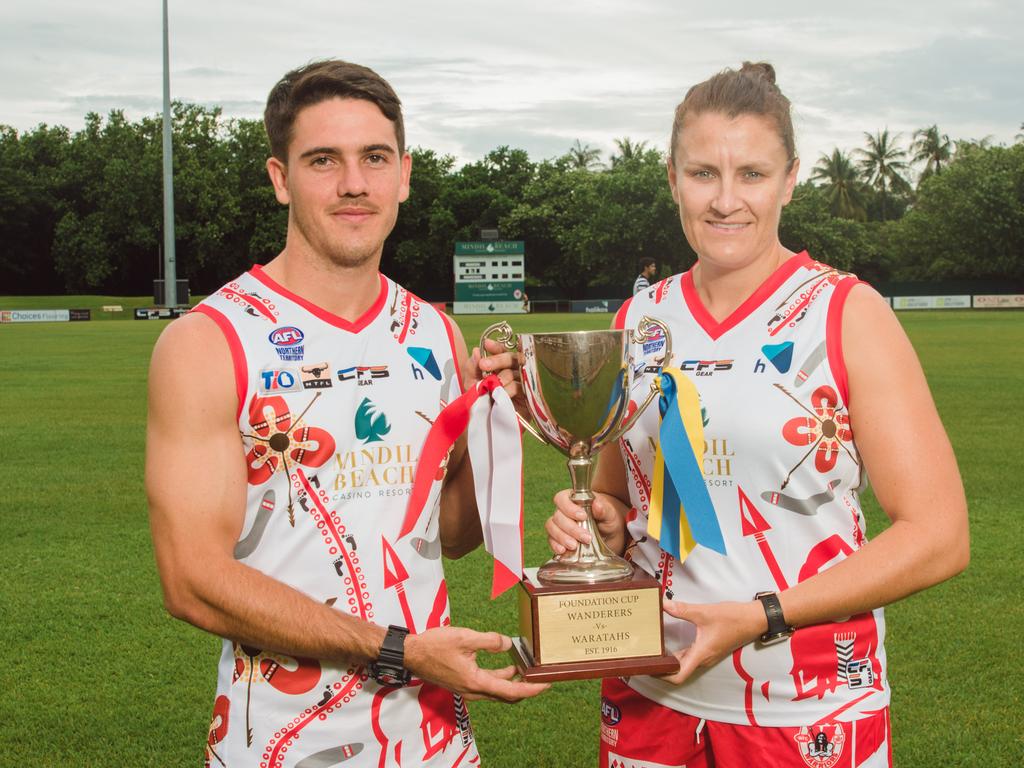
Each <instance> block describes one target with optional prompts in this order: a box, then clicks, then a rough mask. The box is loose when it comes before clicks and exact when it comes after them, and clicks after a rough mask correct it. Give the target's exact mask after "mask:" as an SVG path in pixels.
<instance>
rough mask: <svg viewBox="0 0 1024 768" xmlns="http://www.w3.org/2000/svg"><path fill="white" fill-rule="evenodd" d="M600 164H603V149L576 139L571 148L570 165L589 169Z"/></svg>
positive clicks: (585, 169)
mask: <svg viewBox="0 0 1024 768" xmlns="http://www.w3.org/2000/svg"><path fill="white" fill-rule="evenodd" d="M599 165H601V150H600V149H596V148H595V147H592V146H590V145H589V144H580V140H579V139H576V142H575V143H574V144H573V145H572V147H571V148H570V149H569V166H570V167H571V168H579V169H581V170H584V171H589V170H590V169H591V168H596V167H597V166H599Z"/></svg>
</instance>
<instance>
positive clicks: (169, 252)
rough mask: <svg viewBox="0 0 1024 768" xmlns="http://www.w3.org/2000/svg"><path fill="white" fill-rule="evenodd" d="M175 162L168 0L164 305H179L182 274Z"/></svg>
mask: <svg viewBox="0 0 1024 768" xmlns="http://www.w3.org/2000/svg"><path fill="white" fill-rule="evenodd" d="M173 170H174V163H173V158H172V156H171V67H170V53H169V50H168V44H167V0H164V304H166V305H167V306H168V307H176V306H178V275H177V272H176V270H175V264H174V174H173Z"/></svg>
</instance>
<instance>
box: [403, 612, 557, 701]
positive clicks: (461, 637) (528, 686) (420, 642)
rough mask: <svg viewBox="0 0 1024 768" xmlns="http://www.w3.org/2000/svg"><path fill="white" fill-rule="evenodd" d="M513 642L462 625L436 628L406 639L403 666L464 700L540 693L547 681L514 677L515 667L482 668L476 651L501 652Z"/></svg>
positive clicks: (515, 697) (517, 698)
mask: <svg viewBox="0 0 1024 768" xmlns="http://www.w3.org/2000/svg"><path fill="white" fill-rule="evenodd" d="M511 647H512V641H511V640H510V639H509V638H508V637H506V636H505V635H501V634H498V633H497V632H476V631H474V630H472V629H465V628H464V627H437V628H436V629H428V630H427V631H426V632H424V633H422V634H419V635H409V636H407V637H406V639H405V666H406V668H408V669H409V671H410V672H412V673H413V674H414V675H416V677H419V678H421V679H422V680H425V681H427V682H429V683H434V684H436V685H439V686H441V687H442V688H447V689H448V690H450V691H453V692H455V693H461V694H462V695H463V696H465V697H466V698H467V699H491V700H493V701H505V702H510V703H511V702H516V701H520V700H522V699H528V698H530V697H531V696H536V695H537V694H538V693H543V692H544V691H546V690H547V689H548V688H549V687H550V684H549V683H524V682H522V681H519V680H514V679H513V678H514V676H515V674H516V670H515V667H511V666H510V667H505V668H503V669H483V668H481V667H480V666H478V665H477V663H476V654H477V652H478V651H485V652H487V653H502V652H504V651H507V650H508V649H509V648H511Z"/></svg>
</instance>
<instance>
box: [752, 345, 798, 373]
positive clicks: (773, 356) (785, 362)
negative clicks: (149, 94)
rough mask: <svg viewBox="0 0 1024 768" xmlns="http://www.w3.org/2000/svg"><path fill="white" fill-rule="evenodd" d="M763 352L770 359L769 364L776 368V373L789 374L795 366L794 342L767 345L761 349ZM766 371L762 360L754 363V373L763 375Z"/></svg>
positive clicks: (759, 359)
mask: <svg viewBox="0 0 1024 768" xmlns="http://www.w3.org/2000/svg"><path fill="white" fill-rule="evenodd" d="M761 352H762V353H764V356H765V357H767V358H768V362H769V363H771V364H772V365H773V366H774V367H775V370H776V371H778V372H779V373H789V369H790V367H791V366H792V365H793V342H792V341H784V342H783V343H782V344H765V345H764V346H763V347H761ZM764 370H765V364H764V363H763V362H762V361H761V358H758V359H757V362H756V363H754V373H762V372H763V371H764Z"/></svg>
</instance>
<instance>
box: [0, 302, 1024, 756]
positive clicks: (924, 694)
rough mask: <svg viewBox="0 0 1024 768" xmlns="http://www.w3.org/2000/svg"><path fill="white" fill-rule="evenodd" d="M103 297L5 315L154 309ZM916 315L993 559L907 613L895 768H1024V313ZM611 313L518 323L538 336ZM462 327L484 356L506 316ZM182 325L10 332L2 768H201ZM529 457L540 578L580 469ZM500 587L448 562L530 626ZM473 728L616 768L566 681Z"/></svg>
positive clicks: (203, 669)
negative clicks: (149, 467) (163, 407)
mask: <svg viewBox="0 0 1024 768" xmlns="http://www.w3.org/2000/svg"><path fill="white" fill-rule="evenodd" d="M86 298H87V297H76V298H75V299H73V300H72V301H71V303H68V300H67V299H66V298H64V299H63V301H62V302H57V303H48V304H43V303H39V302H38V301H37V302H36V303H23V304H22V305H21V306H15V305H13V304H12V303H11V301H10V300H8V299H5V298H0V309H14V308H23V307H29V306H31V307H51V306H52V307H61V306H63V307H71V306H74V307H78V306H92V307H98V306H100V305H102V304H106V303H120V304H122V305H123V306H125V310H126V312H127V311H130V310H129V306H136V305H135V304H131V305H129V304H128V303H127V301H128V300H124V299H115V300H110V301H108V300H107V299H104V298H100V297H91V298H90V299H89V301H90V302H91V303H88V304H87V303H85V301H86ZM140 301H141V300H140ZM143 304H145V302H143V303H142V304H138V305H143ZM900 318H901V320H902V321H903V322H904V324H905V326H906V328H907V330H908V332H909V334H910V336H911V338H912V340H913V341H914V344H915V346H916V347H917V349H918V352H919V354H920V355H921V358H922V360H923V362H924V366H925V369H926V371H927V373H928V376H929V380H930V382H931V385H932V388H933V391H934V393H935V397H936V400H937V402H938V406H939V409H940V411H941V413H942V414H943V418H944V420H945V423H946V426H947V428H948V430H949V433H950V436H951V438H952V440H953V444H954V446H955V447H956V450H957V455H958V457H959V460H960V466H961V470H962V473H963V476H964V482H965V484H966V487H967V495H968V499H969V500H970V505H971V529H972V541H973V546H972V549H973V560H972V564H971V567H970V568H969V570H968V571H967V572H966V573H965V574H963V575H962V576H960V577H958V578H957V579H955V580H953V581H952V582H950V583H947V584H945V585H942V586H940V587H938V588H936V589H933V590H930V591H928V592H926V593H924V594H921V595H918V596H915V597H913V598H910V599H908V600H906V601H904V602H902V603H900V604H898V605H895V606H893V607H891V608H890V609H889V610H888V625H889V638H888V642H887V646H888V652H889V659H890V677H891V681H892V687H893V727H894V731H895V753H896V765H898V766H900V767H901V768H909V767H911V766H920V767H921V768H933V767H934V766H985V767H986V768H991V767H993V766H1019V765H1022V764H1024V742H1022V737H1021V732H1022V728H1021V723H1022V717H1021V714H1020V712H1021V706H1022V703H1024V675H1022V674H1021V672H1020V665H1019V662H1018V660H1017V656H1018V655H1019V649H1020V647H1021V637H1022V636H1024V609H1022V607H1021V595H1022V594H1024V590H1022V586H1024V585H1022V581H1024V579H1022V571H1024V567H1022V565H1024V563H1022V559H1021V556H1020V552H1021V549H1022V546H1024V537H1022V535H1021V532H1020V526H1019V524H1018V515H1019V514H1020V511H1021V509H1022V507H1024V504H1022V502H1024V492H1022V491H1021V489H1020V487H1019V486H1018V485H1017V482H1018V481H1019V478H1020V477H1021V475H1022V471H1021V458H1020V457H1021V449H1020V445H1019V444H1018V443H1016V442H1015V440H1016V438H1017V437H1018V436H1019V434H1020V433H1021V431H1022V427H1024V419H1022V417H1021V414H1022V412H1024V365H1022V363H1021V360H1022V356H1021V354H1020V350H1021V349H1022V348H1024V314H1020V313H1013V312H995V313H985V312H972V311H944V312H919V313H910V312H908V313H903V314H901V315H900ZM609 320H610V317H609V316H607V315H582V314H580V315H558V316H556V315H534V316H529V317H517V318H513V319H512V320H511V322H512V325H513V327H515V328H517V329H520V330H524V331H529V330H567V329H576V328H599V327H600V328H603V327H607V325H608V322H609ZM459 322H460V324H461V325H462V326H463V329H464V331H465V335H466V338H467V340H469V342H470V345H471V346H472V345H473V343H474V341H473V340H475V339H476V338H478V337H479V334H480V332H481V331H482V330H483V328H484V327H485V326H486V325H487V324H489V322H490V319H489V318H483V317H470V318H460V319H459ZM163 324H164V323H163V321H153V322H134V321H130V320H124V321H112V322H104V323H64V324H60V323H57V324H32V325H21V326H13V325H6V326H0V353H2V354H0V413H2V415H3V418H2V420H0V446H2V449H0V456H2V459H3V467H4V470H5V471H4V479H3V485H2V492H0V525H2V531H3V543H2V545H0V553H2V555H0V565H2V567H0V617H2V618H0V628H2V631H3V635H4V637H3V641H2V643H0V649H2V650H0V692H2V694H0V723H2V724H3V726H2V734H3V735H2V736H0V765H4V766H6V765H11V766H33V767H35V766H76V767H77V766H112V765H129V766H194V765H198V764H200V762H201V756H202V745H203V743H204V740H205V738H206V729H207V725H208V722H209V715H210V709H211V706H212V699H213V690H214V683H215V665H216V660H217V657H218V653H219V648H220V643H219V640H217V639H216V638H213V637H211V636H209V635H206V634H204V633H202V632H200V631H198V630H196V629H193V628H191V627H189V626H187V625H185V624H183V623H181V622H178V621H175V620H172V619H171V618H169V617H168V616H167V615H166V614H165V612H164V610H163V608H162V605H161V599H160V589H159V584H158V581H157V576H156V572H155V567H154V564H153V557H152V548H151V545H150V540H149V530H148V527H147V520H146V505H145V496H144V493H143V487H142V459H143V441H144V421H145V391H146V368H147V364H148V358H149V351H150V349H151V347H152V344H153V341H154V339H155V337H156V335H157V334H158V333H159V331H160V329H162V328H163ZM526 446H527V448H526V451H527V462H528V468H527V473H528V477H529V479H530V482H529V486H528V488H527V494H528V495H527V515H528V521H527V542H526V551H527V562H528V564H534V565H535V564H539V563H540V562H542V561H543V560H545V559H546V558H547V552H546V546H545V543H544V539H543V536H542V533H541V530H542V528H541V526H542V522H543V520H544V519H545V518H546V516H547V515H548V513H549V509H550V497H551V495H552V493H554V491H556V490H557V489H559V488H562V487H564V486H565V485H566V484H567V480H568V475H567V473H566V470H565V467H564V463H563V461H562V460H561V458H560V457H559V455H558V454H557V453H556V452H555V451H554V449H551V448H546V447H543V446H539V445H536V444H534V442H533V441H532V440H529V441H527V443H526ZM1015 478H1016V479H1015ZM867 511H868V518H869V524H870V532H871V533H877V532H878V530H879V529H880V528H881V527H882V526H883V525H884V516H882V515H881V513H880V512H879V511H878V509H877V506H876V505H875V504H874V502H873V500H872V499H868V501H867ZM489 573H490V564H489V562H488V560H487V558H486V555H485V554H484V553H482V552H479V551H478V552H476V553H473V554H472V555H470V556H468V557H467V558H464V559H463V560H461V561H457V562H454V563H450V564H449V566H448V576H449V583H450V586H451V591H452V605H453V614H454V620H455V622H456V623H459V624H464V625H468V626H472V627H475V628H480V629H498V630H501V631H504V632H507V633H512V632H514V628H515V621H516V620H515V607H514V603H513V599H512V595H506V596H504V597H503V598H501V599H499V600H497V601H494V602H491V601H489V600H488V591H489ZM472 713H473V717H474V720H475V728H476V733H477V736H478V738H479V742H480V751H481V753H482V755H483V758H484V764H485V766H488V767H490V768H504V767H506V766H507V767H508V768H512V767H513V766H515V768H521V767H522V766H552V767H553V768H554V767H558V768H561V767H574V766H593V765H594V764H595V763H596V754H597V732H598V705H597V683H595V682H582V683H572V684H563V685H559V686H556V687H554V688H553V689H552V690H551V691H550V692H549V693H547V694H545V695H544V696H542V697H540V698H538V699H534V700H531V701H528V702H523V703H521V704H519V705H517V706H515V707H506V706H501V705H496V704H487V703H478V704H474V705H472Z"/></svg>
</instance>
